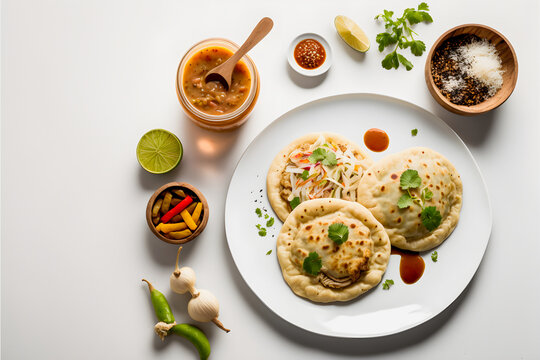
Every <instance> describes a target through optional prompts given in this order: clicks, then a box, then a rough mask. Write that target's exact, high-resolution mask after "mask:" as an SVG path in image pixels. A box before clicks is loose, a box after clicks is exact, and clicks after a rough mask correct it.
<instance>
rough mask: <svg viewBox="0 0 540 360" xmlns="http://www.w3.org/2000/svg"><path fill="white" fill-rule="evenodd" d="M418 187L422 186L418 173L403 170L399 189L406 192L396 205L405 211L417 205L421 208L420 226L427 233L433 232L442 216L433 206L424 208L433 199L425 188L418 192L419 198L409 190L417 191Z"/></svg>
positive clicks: (429, 191)
mask: <svg viewBox="0 0 540 360" xmlns="http://www.w3.org/2000/svg"><path fill="white" fill-rule="evenodd" d="M420 186H422V179H421V178H420V175H418V171H416V170H412V169H408V170H405V171H404V172H403V173H402V174H401V176H400V178H399V187H400V188H401V190H405V191H407V192H406V193H405V194H403V195H401V197H400V198H399V200H398V203H397V205H398V207H399V208H400V209H405V208H408V207H409V206H411V205H414V203H417V204H418V205H419V206H420V207H421V208H422V212H421V213H420V217H421V219H422V224H423V225H424V227H425V228H426V229H428V231H433V230H435V229H436V228H437V227H438V226H439V225H440V224H441V220H442V216H441V213H440V212H439V210H437V208H436V207H435V206H427V207H426V206H425V204H426V201H428V200H431V198H433V193H432V192H431V190H429V189H428V187H427V186H426V187H425V188H423V189H422V190H421V191H420V197H418V196H416V195H414V194H412V193H411V189H417V188H419V187H420Z"/></svg>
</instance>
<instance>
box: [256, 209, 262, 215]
mask: <svg viewBox="0 0 540 360" xmlns="http://www.w3.org/2000/svg"><path fill="white" fill-rule="evenodd" d="M255 214H257V216H259V217H261V216H262V211H261V209H259V208H256V209H255Z"/></svg>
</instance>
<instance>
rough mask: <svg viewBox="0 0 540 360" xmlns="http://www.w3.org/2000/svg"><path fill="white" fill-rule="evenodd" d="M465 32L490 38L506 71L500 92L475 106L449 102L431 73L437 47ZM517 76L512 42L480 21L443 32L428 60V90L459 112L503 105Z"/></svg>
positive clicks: (481, 111)
mask: <svg viewBox="0 0 540 360" xmlns="http://www.w3.org/2000/svg"><path fill="white" fill-rule="evenodd" d="M462 34H472V35H476V36H478V37H480V38H482V39H487V40H489V41H490V42H491V43H492V44H493V45H494V46H495V48H496V49H497V51H498V53H499V57H500V58H501V61H502V64H501V65H502V68H503V70H504V73H503V74H502V77H503V85H502V87H501V88H500V89H499V91H497V93H496V94H495V95H494V96H492V97H491V98H489V99H487V100H485V101H483V102H481V103H480V104H477V105H472V106H465V105H456V104H454V103H452V102H450V100H448V99H447V98H446V97H445V96H444V95H442V94H441V92H440V90H439V88H438V87H437V85H435V82H434V81H433V77H432V76H431V60H432V58H433V54H434V53H435V50H436V49H437V48H438V47H439V46H441V45H442V43H443V42H445V41H446V40H448V39H450V38H452V37H454V36H458V35H462ZM517 76H518V61H517V57H516V53H515V51H514V48H513V47H512V45H511V44H510V42H509V41H508V40H507V39H506V38H505V37H504V36H503V35H502V34H501V33H499V32H498V31H497V30H494V29H492V28H490V27H488V26H485V25H480V24H465V25H460V26H456V27H455V28H452V29H450V30H448V31H447V32H445V33H444V34H442V35H441V36H440V37H439V38H438V39H437V41H435V43H434V44H433V46H432V47H431V50H430V51H429V54H428V56H427V60H426V68H425V77H426V84H427V87H428V89H429V92H430V93H431V95H432V96H433V98H435V100H436V101H437V102H438V103H439V104H440V105H442V107H444V108H445V109H446V110H449V111H451V112H454V113H456V114H459V115H478V114H483V113H485V112H488V111H490V110H493V109H495V108H497V107H498V106H500V105H501V104H502V103H504V102H505V101H506V99H508V97H509V96H510V95H511V94H512V92H513V91H514V88H515V87H516V82H517Z"/></svg>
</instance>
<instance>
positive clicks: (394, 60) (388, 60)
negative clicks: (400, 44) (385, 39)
mask: <svg viewBox="0 0 540 360" xmlns="http://www.w3.org/2000/svg"><path fill="white" fill-rule="evenodd" d="M381 64H382V66H383V68H385V69H386V70H390V69H397V68H398V67H399V59H398V57H397V52H395V51H394V52H391V53H390V54H388V55H386V56H385V58H384V59H383V61H381Z"/></svg>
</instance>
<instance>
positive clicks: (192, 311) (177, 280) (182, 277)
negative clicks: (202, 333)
mask: <svg viewBox="0 0 540 360" xmlns="http://www.w3.org/2000/svg"><path fill="white" fill-rule="evenodd" d="M180 251H182V247H181V246H180V247H179V248H178V252H177V253H176V268H175V269H174V271H173V273H172V274H171V277H170V285H171V289H172V291H174V292H175V293H178V294H185V293H186V292H188V291H189V292H190V293H191V300H189V303H188V314H189V316H191V318H192V319H193V320H196V321H200V322H209V321H212V322H213V323H214V324H216V325H217V326H218V327H219V328H220V329H222V330H224V331H226V332H229V331H231V330H229V329H226V328H225V327H224V326H223V324H222V323H221V321H219V320H218V316H219V302H218V300H217V299H216V297H215V296H214V294H212V293H211V292H210V291H208V290H197V289H196V288H195V280H196V277H195V271H193V269H192V268H190V267H187V266H184V267H183V268H181V269H180V268H178V259H179V258H180Z"/></svg>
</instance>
